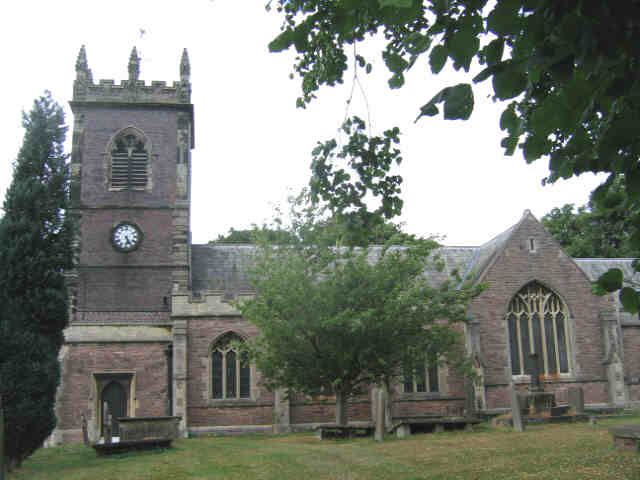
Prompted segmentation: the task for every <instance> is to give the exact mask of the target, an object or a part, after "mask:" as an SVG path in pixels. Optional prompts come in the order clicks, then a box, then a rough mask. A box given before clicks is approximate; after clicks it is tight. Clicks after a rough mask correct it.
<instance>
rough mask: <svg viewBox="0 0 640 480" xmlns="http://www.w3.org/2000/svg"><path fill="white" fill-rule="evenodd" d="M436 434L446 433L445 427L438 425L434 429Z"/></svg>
mask: <svg viewBox="0 0 640 480" xmlns="http://www.w3.org/2000/svg"><path fill="white" fill-rule="evenodd" d="M433 431H434V433H442V432H444V425H442V424H438V425H436V427H435V428H434V429H433Z"/></svg>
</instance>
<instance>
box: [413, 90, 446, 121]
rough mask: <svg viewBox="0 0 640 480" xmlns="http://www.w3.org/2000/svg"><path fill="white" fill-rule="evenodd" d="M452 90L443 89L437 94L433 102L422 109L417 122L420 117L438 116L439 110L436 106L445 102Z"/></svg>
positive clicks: (430, 101) (429, 102)
mask: <svg viewBox="0 0 640 480" xmlns="http://www.w3.org/2000/svg"><path fill="white" fill-rule="evenodd" d="M450 88H451V87H446V88H443V89H442V90H440V91H439V92H438V93H437V94H435V95H434V96H433V98H432V99H431V100H429V101H428V102H427V103H425V104H424V105H423V106H422V107H420V113H419V114H418V116H417V117H416V119H415V121H416V122H417V121H418V120H420V117H424V116H427V117H433V116H434V115H437V114H438V112H439V110H438V107H437V106H436V105H437V104H438V103H440V102H442V101H443V100H444V98H445V96H446V95H447V92H448V91H449V89H450Z"/></svg>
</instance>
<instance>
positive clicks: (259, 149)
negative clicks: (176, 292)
mask: <svg viewBox="0 0 640 480" xmlns="http://www.w3.org/2000/svg"><path fill="white" fill-rule="evenodd" d="M265 3H266V0H189V1H186V0H183V1H170V0H151V1H148V0H136V1H131V0H128V1H121V0H111V1H110V2H107V3H104V2H87V1H86V0H84V1H75V0H57V1H55V2H51V1H46V0H41V1H36V0H21V1H20V2H4V3H3V6H2V7H0V18H2V20H3V21H2V28H0V49H1V53H2V55H1V58H2V61H3V64H4V68H3V75H2V89H1V90H0V102H1V104H2V106H3V109H2V114H1V115H0V131H2V132H3V135H2V137H3V140H4V141H3V149H2V155H0V195H1V196H2V198H4V193H5V191H6V188H7V187H8V186H9V183H10V181H11V172H12V163H13V161H14V160H15V158H16V156H17V153H18V150H19V148H20V145H21V142H22V136H23V130H22V127H21V112H22V111H25V110H26V111H28V110H29V109H30V108H31V105H32V102H33V99H34V98H36V97H38V96H39V95H41V94H42V93H43V92H44V90H50V91H51V92H52V94H53V96H54V98H55V99H56V100H57V101H58V102H59V103H60V104H62V105H63V106H64V108H65V111H66V113H67V124H69V125H71V124H72V115H71V111H70V109H69V106H68V102H69V101H70V100H71V95H72V87H73V80H74V78H75V69H74V67H75V61H76V56H77V53H78V50H79V48H80V46H81V45H83V44H84V45H85V46H86V50H87V57H88V62H89V67H90V68H91V70H92V71H93V78H94V81H96V82H97V81H98V79H102V78H105V79H115V80H116V81H117V82H119V81H120V80H122V79H126V78H127V62H128V59H129V54H130V52H131V49H132V47H133V46H134V45H135V46H136V47H137V49H138V53H139V55H140V57H141V69H140V70H141V72H140V79H141V80H145V81H146V82H147V84H150V82H151V81H152V80H165V81H167V82H168V83H171V82H173V81H174V80H178V79H179V70H178V66H179V61H180V55H181V52H182V49H183V48H187V49H188V51H189V57H190V59H191V82H192V88H193V94H192V102H193V104H194V106H195V107H194V108H195V140H196V146H195V149H194V150H193V152H192V169H193V175H192V178H193V183H192V213H191V215H192V218H191V229H192V238H193V242H194V243H206V242H207V241H209V240H212V239H215V238H216V237H217V236H218V235H219V234H223V233H225V232H227V231H228V230H229V228H232V227H233V228H235V229H240V228H248V227H249V226H250V225H251V224H254V223H257V224H262V223H263V222H265V221H269V220H270V219H271V218H273V216H274V209H275V208H276V206H278V205H280V206H284V205H286V199H287V197H288V196H290V195H292V194H295V193H297V192H299V191H300V189H301V188H303V187H304V186H305V185H306V184H307V182H308V179H309V172H310V171H309V165H310V161H311V150H312V149H313V148H314V146H315V145H316V143H317V142H318V141H325V140H328V139H330V138H333V137H334V136H336V134H337V131H338V128H339V126H340V124H341V123H342V121H343V120H344V118H345V114H346V113H348V114H355V115H359V116H361V117H362V118H365V119H367V118H370V120H371V125H372V127H371V128H372V132H373V133H374V134H379V133H380V132H382V131H383V130H385V129H387V128H390V127H393V126H395V125H397V126H398V127H400V130H401V148H402V152H403V162H402V164H401V165H400V167H399V168H398V169H397V170H395V171H396V172H397V173H399V174H400V175H402V176H403V178H404V183H403V187H402V190H403V194H402V197H403V199H404V209H403V214H402V217H401V218H400V221H402V222H403V223H404V225H405V230H406V231H408V232H410V233H415V234H418V235H423V236H428V235H439V236H443V237H444V240H443V243H445V244H447V245H479V244H482V243H484V242H486V241H488V240H490V239H491V238H492V237H493V236H495V235H497V234H499V233H500V232H502V231H503V230H505V229H507V228H508V227H510V226H511V225H513V224H514V223H516V222H517V221H518V220H519V219H520V217H521V216H522V214H523V211H524V210H525V209H530V210H531V211H532V212H533V214H534V215H536V216H537V217H538V218H540V217H542V216H543V215H544V214H545V213H547V212H549V211H550V210H551V209H552V208H554V207H560V206H562V205H564V204H565V203H574V204H576V205H582V204H584V203H586V202H587V200H588V195H589V192H590V191H591V190H593V189H594V188H595V187H596V186H597V185H598V184H599V183H600V182H601V181H602V180H603V178H602V177H596V176H594V175H590V174H588V175H582V176H581V177H579V178H574V179H571V180H569V181H559V182H557V183H556V184H554V185H551V186H549V185H547V186H544V187H543V186H542V185H541V180H542V179H543V178H544V177H545V175H546V174H547V173H548V171H547V161H546V160H545V159H541V160H538V161H537V162H534V163H533V164H530V165H527V164H526V162H525V161H524V159H523V157H522V155H521V153H520V152H517V153H516V154H515V155H514V156H512V157H506V156H504V154H503V151H502V149H501V148H500V139H501V138H502V136H503V135H502V132H501V131H500V129H499V125H498V120H499V117H500V113H501V112H502V110H503V108H504V105H503V104H501V103H495V102H493V100H492V99H491V98H490V86H489V85H480V86H479V87H475V88H474V92H475V99H476V101H475V103H476V106H475V109H474V113H473V115H472V117H471V119H470V120H468V121H445V120H443V119H442V118H441V117H433V118H425V119H422V120H420V121H419V122H417V123H414V119H415V117H416V115H417V112H418V110H419V107H420V106H421V105H422V104H424V103H426V102H427V101H428V100H429V99H430V98H431V97H432V96H433V95H434V94H436V93H437V92H438V91H439V90H440V89H442V88H443V87H445V86H448V85H453V84H456V83H460V82H464V81H469V79H470V78H471V77H472V76H473V75H474V68H472V70H471V72H470V73H468V74H465V73H464V72H454V71H453V70H452V69H449V68H445V71H444V72H443V73H442V74H440V75H438V76H434V75H431V73H430V71H429V68H428V65H427V64H426V59H425V61H424V62H418V63H417V64H416V65H415V66H414V67H413V70H412V71H411V73H410V74H409V75H408V76H407V83H406V85H405V87H403V88H402V89H400V90H393V91H392V90H389V88H388V87H387V84H386V81H387V78H388V72H387V71H386V70H385V68H384V66H383V65H382V64H381V61H380V58H379V57H380V53H379V49H376V48H375V47H376V46H378V47H379V46H380V44H379V43H376V41H375V40H374V41H373V42H372V44H371V45H369V46H368V47H362V48H361V50H359V53H364V54H365V56H368V58H370V59H371V60H372V61H373V62H374V69H373V73H372V74H371V75H365V74H364V73H360V74H359V78H360V81H361V83H362V86H363V92H364V93H362V92H361V91H360V90H359V89H356V90H355V92H354V95H353V99H352V101H351V102H350V104H349V106H348V108H347V104H346V100H347V99H348V98H349V97H350V92H351V87H352V80H351V79H352V72H348V73H347V74H346V76H345V84H344V85H342V86H339V87H336V88H324V89H322V90H321V91H320V92H319V94H318V98H317V99H316V100H315V101H313V102H312V103H311V105H309V106H308V107H307V108H306V109H299V108H296V106H295V100H296V98H297V97H298V95H299V92H300V82H299V80H298V79H294V80H291V79H290V78H289V73H290V72H291V71H292V66H293V53H292V52H285V53H277V54H276V53H270V52H269V51H268V48H267V45H268V43H269V41H270V40H271V39H272V38H273V37H275V36H276V35H277V34H278V32H279V27H280V24H281V18H280V17H279V16H278V14H277V13H276V12H274V11H272V12H267V11H266V10H265V8H264V6H265ZM475 71H476V73H477V71H478V68H477V66H476V70H475ZM70 137H71V135H70V134H69V138H68V141H67V145H68V148H67V150H68V149H70Z"/></svg>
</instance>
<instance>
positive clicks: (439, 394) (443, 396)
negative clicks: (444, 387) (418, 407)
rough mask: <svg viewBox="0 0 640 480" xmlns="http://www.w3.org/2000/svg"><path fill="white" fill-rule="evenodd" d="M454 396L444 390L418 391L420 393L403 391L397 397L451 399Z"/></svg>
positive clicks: (406, 398) (403, 398) (400, 398)
mask: <svg viewBox="0 0 640 480" xmlns="http://www.w3.org/2000/svg"><path fill="white" fill-rule="evenodd" d="M452 398H453V397H450V396H449V395H447V394H445V393H442V392H418V393H405V392H402V393H400V395H398V397H397V399H398V400H400V401H402V400H451V399H452Z"/></svg>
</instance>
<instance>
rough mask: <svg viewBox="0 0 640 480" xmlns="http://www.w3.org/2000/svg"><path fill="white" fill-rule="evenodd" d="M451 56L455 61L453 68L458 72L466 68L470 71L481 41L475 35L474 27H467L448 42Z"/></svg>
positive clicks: (466, 70)
mask: <svg viewBox="0 0 640 480" xmlns="http://www.w3.org/2000/svg"><path fill="white" fill-rule="evenodd" d="M447 47H448V49H449V56H450V57H451V58H452V59H453V60H454V64H453V67H454V68H455V69H456V70H458V69H459V68H461V67H462V68H464V70H465V72H468V71H469V66H470V65H471V60H473V57H474V55H475V54H476V53H477V52H478V48H479V47H480V39H479V38H478V36H477V35H476V34H475V33H474V31H473V29H472V27H471V26H470V25H467V26H466V28H464V29H463V30H458V31H457V32H456V33H454V34H453V36H452V37H451V38H450V39H449V41H448V42H447Z"/></svg>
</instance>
